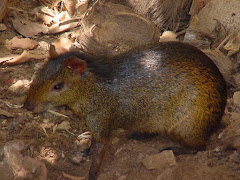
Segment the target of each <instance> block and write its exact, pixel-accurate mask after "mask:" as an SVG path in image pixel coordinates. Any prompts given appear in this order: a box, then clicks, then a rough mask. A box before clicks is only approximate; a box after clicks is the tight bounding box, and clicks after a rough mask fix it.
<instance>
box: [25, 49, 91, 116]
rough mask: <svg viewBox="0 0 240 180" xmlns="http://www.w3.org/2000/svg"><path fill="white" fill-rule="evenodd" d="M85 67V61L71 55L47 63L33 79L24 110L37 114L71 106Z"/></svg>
mask: <svg viewBox="0 0 240 180" xmlns="http://www.w3.org/2000/svg"><path fill="white" fill-rule="evenodd" d="M86 67H87V63H86V61H85V60H82V59H79V58H77V57H76V56H74V55H71V54H66V55H63V56H61V57H59V58H56V59H53V60H50V61H48V62H47V63H46V64H45V65H44V66H43V68H42V69H41V70H40V71H39V72H38V74H37V75H36V77H35V78H34V80H33V82H32V84H31V86H30V88H29V91H28V95H27V99H26V102H25V103H24V108H26V109H27V110H29V111H33V112H35V113H39V112H42V111H45V110H47V109H49V108H51V107H54V106H60V105H69V104H71V103H72V101H74V100H76V97H75V93H76V90H77V88H78V87H77V86H76V83H78V84H79V83H80V81H81V78H82V74H83V73H84V72H85V70H86Z"/></svg>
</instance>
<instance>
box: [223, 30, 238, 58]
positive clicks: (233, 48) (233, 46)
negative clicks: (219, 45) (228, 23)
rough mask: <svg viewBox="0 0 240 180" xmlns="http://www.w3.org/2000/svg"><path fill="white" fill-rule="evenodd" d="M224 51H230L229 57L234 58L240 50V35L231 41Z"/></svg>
mask: <svg viewBox="0 0 240 180" xmlns="http://www.w3.org/2000/svg"><path fill="white" fill-rule="evenodd" d="M224 49H226V50H227V51H228V54H227V55H228V56H232V55H233V54H235V53H236V52H238V51H239V49H240V33H237V35H236V36H234V37H232V38H231V39H229V41H228V42H227V44H226V45H225V46H224Z"/></svg>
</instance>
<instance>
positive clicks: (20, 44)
mask: <svg viewBox="0 0 240 180" xmlns="http://www.w3.org/2000/svg"><path fill="white" fill-rule="evenodd" d="M37 45H38V43H37V42H36V41H34V40H31V39H29V38H18V37H14V38H13V39H11V40H10V42H9V46H10V48H11V49H17V48H21V49H25V50H26V49H34V48H35V47H37Z"/></svg>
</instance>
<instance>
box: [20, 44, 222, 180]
mask: <svg viewBox="0 0 240 180" xmlns="http://www.w3.org/2000/svg"><path fill="white" fill-rule="evenodd" d="M225 104H226V83H225V81H224V79H223V77H222V75H221V74H220V72H219V70H218V68H217V67H216V66H215V64H214V63H213V62H212V61H211V60H210V59H209V58H208V57H207V56H206V55H205V54H204V53H202V52H201V51H200V50H198V49H197V48H195V47H192V46H190V45H187V44H183V43H179V42H164V43H160V44H159V45H157V46H156V47H153V48H150V49H147V50H143V51H138V52H135V53H132V54H128V55H124V56H122V57H118V58H115V59H113V60H112V61H109V60H97V61H94V60H91V59H88V58H86V57H84V55H82V54H74V53H68V54H65V55H63V56H61V57H59V58H57V59H53V60H50V61H49V62H48V63H46V64H45V66H44V67H43V69H42V70H41V71H40V72H39V74H38V75H37V76H36V78H35V79H34V81H33V83H32V85H31V87H30V89H29V92H28V97H27V100H26V102H25V108H27V109H28V110H31V111H34V112H41V111H43V110H45V109H47V108H49V107H51V106H59V105H68V106H69V107H70V108H71V109H72V110H73V111H74V112H75V113H76V114H79V115H81V116H82V117H83V118H84V119H85V122H86V124H87V126H88V127H89V129H90V131H91V133H92V135H93V143H94V144H95V145H93V147H95V154H94V155H93V163H92V166H91V169H90V174H89V179H95V178H96V177H97V172H98V170H99V167H100V165H101V162H102V159H101V158H102V157H103V154H104V152H105V150H106V147H107V144H108V142H109V138H110V137H111V132H112V130H114V129H117V128H118V127H123V128H125V129H128V130H132V131H140V132H147V133H167V134H168V135H169V136H170V137H171V138H172V139H174V140H177V141H179V142H180V143H182V144H183V145H185V146H187V147H190V148H201V147H202V146H204V145H205V143H206V140H207V138H208V137H209V135H210V133H211V132H212V129H213V128H215V127H216V126H217V124H218V122H219V121H220V119H221V117H222V115H223V112H224V108H225Z"/></svg>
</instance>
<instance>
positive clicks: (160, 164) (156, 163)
mask: <svg viewBox="0 0 240 180" xmlns="http://www.w3.org/2000/svg"><path fill="white" fill-rule="evenodd" d="M142 163H143V165H144V166H145V167H146V168H147V169H159V170H165V169H167V168H169V167H172V166H174V165H176V164H177V162H176V159H175V156H174V154H173V152H172V150H167V151H163V152H161V153H158V154H154V155H151V156H146V157H145V158H144V159H143V160H142Z"/></svg>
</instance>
